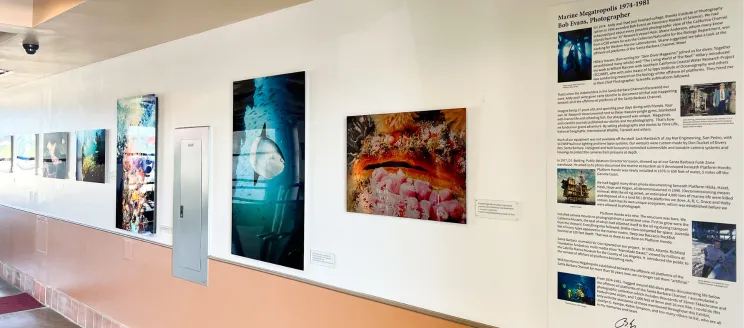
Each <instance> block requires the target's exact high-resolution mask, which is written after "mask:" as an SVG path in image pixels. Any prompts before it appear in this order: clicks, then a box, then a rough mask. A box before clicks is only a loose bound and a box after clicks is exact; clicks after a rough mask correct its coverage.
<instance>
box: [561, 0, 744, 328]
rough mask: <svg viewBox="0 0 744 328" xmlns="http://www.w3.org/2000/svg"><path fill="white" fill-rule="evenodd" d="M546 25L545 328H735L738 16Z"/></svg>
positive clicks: (708, 4) (588, 14)
mask: <svg viewBox="0 0 744 328" xmlns="http://www.w3.org/2000/svg"><path fill="white" fill-rule="evenodd" d="M551 15H552V16H551V19H552V20H553V22H554V24H555V25H554V26H555V29H554V32H555V36H554V37H555V38H556V39H557V48H552V47H554V46H556V43H552V42H551V45H550V47H551V49H550V50H551V51H555V52H554V53H556V54H557V58H556V59H555V60H556V61H555V62H553V64H552V65H554V66H553V67H554V68H553V69H555V71H554V72H556V73H555V74H554V75H552V76H551V77H550V83H551V85H552V87H551V88H549V92H550V97H549V99H552V105H551V106H550V107H551V110H549V113H550V114H549V115H550V116H549V122H550V123H549V124H550V126H551V131H550V133H551V136H550V137H549V142H551V143H552V145H553V148H552V149H550V151H549V152H548V153H549V154H550V155H549V156H550V158H549V161H548V163H549V167H548V184H547V187H548V222H549V236H550V238H549V243H550V245H549V249H550V251H549V266H548V267H549V272H548V275H549V276H550V281H549V286H548V288H550V289H553V290H555V292H551V293H550V294H549V297H550V300H549V325H550V327H582V328H583V327H586V328H589V327H592V328H594V327H616V328H621V327H622V328H631V327H680V328H687V327H689V328H692V327H696V328H698V327H732V328H733V327H742V316H741V311H740V310H741V304H742V295H744V293H743V291H742V287H741V283H740V282H739V280H741V278H740V277H737V256H736V246H737V238H736V237H737V236H736V231H737V226H740V225H741V220H742V201H741V197H742V168H741V166H742V151H741V149H742V132H741V131H742V120H741V115H742V114H741V113H738V114H737V104H736V95H737V91H738V90H737V82H739V81H740V80H741V79H742V69H741V65H742V61H741V58H742V57H741V56H742V42H741V41H742V33H741V32H742V23H741V16H742V2H741V1H723V0H711V1H664V0H641V1H628V2H622V1H616V2H613V1H604V2H603V1H585V2H576V3H572V4H567V5H562V6H557V7H554V8H553V10H552V11H551ZM554 40H555V39H554ZM553 42H555V41H553ZM576 318H581V319H579V320H577V319H576Z"/></svg>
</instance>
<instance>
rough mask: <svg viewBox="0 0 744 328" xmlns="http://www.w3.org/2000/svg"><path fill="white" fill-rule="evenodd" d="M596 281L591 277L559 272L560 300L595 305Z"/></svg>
mask: <svg viewBox="0 0 744 328" xmlns="http://www.w3.org/2000/svg"><path fill="white" fill-rule="evenodd" d="M595 292H596V279H595V278H594V277H589V276H580V275H577V274H571V273H565V272H558V299H559V300H564V301H569V302H574V303H581V304H586V305H591V306H594V305H595V299H594V297H595Z"/></svg>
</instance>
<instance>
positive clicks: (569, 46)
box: [558, 28, 592, 83]
mask: <svg viewBox="0 0 744 328" xmlns="http://www.w3.org/2000/svg"><path fill="white" fill-rule="evenodd" d="M591 79H592V29H591V28H585V29H580V30H574V31H566V32H561V33H558V83H562V82H576V81H586V80H591Z"/></svg>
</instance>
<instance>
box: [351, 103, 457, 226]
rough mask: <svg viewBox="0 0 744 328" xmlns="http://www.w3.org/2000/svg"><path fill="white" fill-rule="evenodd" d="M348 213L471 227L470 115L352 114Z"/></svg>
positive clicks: (442, 112)
mask: <svg viewBox="0 0 744 328" xmlns="http://www.w3.org/2000/svg"><path fill="white" fill-rule="evenodd" d="M346 125H347V134H346V138H347V139H346V149H347V154H346V159H347V162H346V164H347V193H346V204H347V207H346V210H347V211H348V212H356V213H365V214H376V215H385V216H393V217H402V218H409V219H418V220H429V221H439V222H449V223H456V224H465V223H467V213H466V209H467V205H466V199H467V197H466V184H465V182H466V180H465V173H466V172H465V171H466V170H465V167H466V147H465V137H466V111H465V108H455V109H441V110H429V111H417V112H405V113H394V114H372V115H361V116H349V117H347V121H346Z"/></svg>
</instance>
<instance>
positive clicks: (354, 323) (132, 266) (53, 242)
mask: <svg viewBox="0 0 744 328" xmlns="http://www.w3.org/2000/svg"><path fill="white" fill-rule="evenodd" d="M37 220H41V223H40V224H41V226H40V227H41V228H40V229H38V231H39V233H38V234H39V235H42V236H40V238H39V239H37V237H39V236H37ZM45 224H46V225H47V226H46V229H45V228H44V225H45ZM45 230H46V231H45ZM45 232H46V234H47V236H48V244H46V246H47V253H46V254H44V253H43V252H40V251H37V248H38V249H40V250H42V251H43V250H44V246H45V243H44V238H43V235H44V234H45ZM124 241H125V238H124V237H121V236H119V235H115V234H112V233H108V232H103V231H100V230H96V229H92V228H87V227H84V226H80V225H77V224H72V223H68V222H65V221H61V220H56V219H46V218H43V217H42V218H39V217H37V216H36V215H34V214H32V213H28V212H24V211H19V210H15V209H12V208H9V207H5V206H0V261H3V262H5V263H7V264H10V265H12V266H13V267H15V268H16V269H18V270H21V271H23V272H25V273H26V274H28V275H30V276H32V277H34V278H35V279H37V280H40V281H42V282H44V283H45V284H47V285H49V286H52V287H54V288H57V289H59V290H61V291H62V292H64V293H66V294H68V295H70V296H71V297H73V298H75V299H77V300H78V301H80V302H83V303H85V304H87V305H88V306H90V307H92V308H94V309H96V310H99V311H101V312H103V313H105V314H107V315H108V316H110V317H112V318H114V319H116V320H118V321H120V322H122V323H124V324H126V325H127V326H129V327H131V328H145V327H152V328H163V327H272V328H281V327H292V328H297V327H323V328H333V327H370V328H372V327H375V328H377V327H406V328H411V327H426V328H440V327H441V328H445V327H465V326H463V325H459V324H456V323H452V322H449V321H445V320H442V319H438V318H434V317H430V316H426V315H423V314H420V313H416V312H412V311H408V310H404V309H400V308H396V307H393V306H389V305H385V304H382V303H378V302H374V301H370V300H366V299H362V298H359V297H356V296H351V295H347V294H343V293H339V292H336V291H332V290H328V289H324V288H320V287H316V286H313V285H309V284H305V283H302V282H298V281H294V280H290V279H285V278H282V277H277V276H274V275H270V274H266V273H263V272H259V271H255V270H250V269H246V268H242V267H239V266H235V265H231V264H226V263H222V262H218V261H213V260H210V262H209V269H210V272H209V286H208V287H204V286H201V285H197V284H193V283H189V282H186V281H183V280H180V279H176V278H173V277H172V276H171V249H170V248H167V247H162V246H156V245H153V244H150V243H146V242H142V241H138V240H132V243H133V257H132V260H131V261H130V260H126V259H124Z"/></svg>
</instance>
